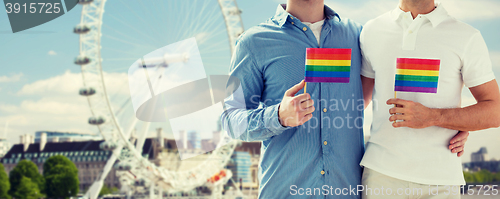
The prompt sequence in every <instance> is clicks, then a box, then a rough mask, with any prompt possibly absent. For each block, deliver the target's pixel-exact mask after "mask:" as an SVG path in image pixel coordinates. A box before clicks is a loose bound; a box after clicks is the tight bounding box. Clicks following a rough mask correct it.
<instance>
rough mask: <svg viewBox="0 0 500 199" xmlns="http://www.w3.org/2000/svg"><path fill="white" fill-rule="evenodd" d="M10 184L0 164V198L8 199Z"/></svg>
mask: <svg viewBox="0 0 500 199" xmlns="http://www.w3.org/2000/svg"><path fill="white" fill-rule="evenodd" d="M9 189H10V182H9V177H8V176H7V173H6V172H5V168H4V167H3V164H1V163H0V198H2V199H4V198H10V196H9V193H8V192H9Z"/></svg>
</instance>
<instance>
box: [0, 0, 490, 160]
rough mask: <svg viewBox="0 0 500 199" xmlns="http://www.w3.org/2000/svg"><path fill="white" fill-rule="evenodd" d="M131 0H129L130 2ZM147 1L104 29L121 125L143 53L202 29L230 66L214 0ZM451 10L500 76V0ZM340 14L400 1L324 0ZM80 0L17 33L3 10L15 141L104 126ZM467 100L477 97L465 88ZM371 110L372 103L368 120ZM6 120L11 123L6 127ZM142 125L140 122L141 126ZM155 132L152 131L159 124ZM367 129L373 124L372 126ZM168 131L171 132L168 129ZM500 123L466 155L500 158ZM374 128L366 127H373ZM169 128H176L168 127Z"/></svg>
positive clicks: (218, 70)
mask: <svg viewBox="0 0 500 199" xmlns="http://www.w3.org/2000/svg"><path fill="white" fill-rule="evenodd" d="M124 2H127V3H124ZM151 2H153V3H151V4H152V5H150V6H148V4H147V3H146V2H137V1H113V0H110V1H107V3H106V12H105V14H104V20H103V24H104V25H103V31H102V51H101V52H102V57H103V70H104V72H105V73H104V76H105V83H106V86H107V90H108V91H109V96H110V100H111V102H112V105H113V107H114V109H115V110H121V109H123V110H124V111H123V112H124V114H122V115H124V116H122V117H120V120H121V121H122V122H121V125H122V126H126V124H127V123H129V122H130V120H131V118H132V116H131V115H132V114H133V113H132V110H131V109H132V108H131V107H130V106H123V104H126V103H125V102H126V101H127V100H128V99H129V98H130V94H129V91H128V84H127V70H128V67H129V66H130V65H131V64H132V63H133V62H134V61H135V60H136V59H137V58H138V57H140V56H142V55H144V54H147V53H149V52H151V51H153V50H154V49H157V48H160V47H162V46H165V45H168V44H171V43H174V42H176V41H179V40H182V39H187V38H190V37H196V38H197V40H198V41H201V42H200V43H199V48H200V52H201V54H202V58H203V60H204V64H205V68H206V69H207V73H208V74H225V73H227V72H226V71H227V66H228V65H229V55H230V52H229V45H228V42H227V36H226V34H227V33H226V29H225V25H224V24H223V21H222V15H221V14H220V9H219V7H218V5H217V4H216V1H215V0H211V1H194V0H185V1H184V0H183V1H174V0H165V1H159V0H157V1H151ZM283 2H285V1H279V0H252V1H248V0H237V3H238V6H239V8H240V9H241V10H242V14H241V17H242V20H243V24H244V27H245V29H248V28H250V27H252V26H255V25H258V24H259V23H261V22H264V21H266V20H267V19H268V18H270V17H272V16H273V15H274V13H275V10H276V7H277V5H278V4H279V3H283ZM441 2H442V3H443V5H444V7H445V8H446V9H447V10H448V12H449V13H450V15H452V16H454V17H455V18H457V19H459V20H461V21H464V22H466V23H468V24H470V25H472V26H473V27H474V28H476V29H478V30H480V31H481V33H482V35H483V37H484V39H485V41H486V43H487V45H488V48H489V50H490V57H491V60H492V62H493V66H494V72H495V75H496V76H497V77H500V39H499V37H498V35H499V34H500V22H499V21H500V12H498V10H500V1H498V0H442V1H441ZM325 4H327V5H328V6H330V7H331V8H332V9H334V10H335V11H336V12H337V13H339V15H340V16H341V17H342V18H345V17H347V18H350V19H353V20H355V21H357V22H358V23H360V24H365V23H366V22H367V21H368V20H370V19H372V18H374V17H376V16H378V15H381V14H383V13H385V12H387V11H390V10H392V9H394V8H396V6H397V4H398V1H397V0H350V1H340V0H325ZM80 14H81V7H80V6H77V7H76V8H75V9H73V10H72V11H70V12H69V13H66V14H65V15H63V16H61V17H59V18H57V19H55V20H53V21H50V22H48V23H46V24H43V25H40V26H38V27H35V28H33V29H30V30H27V31H23V32H19V33H15V34H13V33H12V31H11V28H10V24H9V20H8V18H7V14H6V13H5V12H1V13H0V63H1V64H0V67H1V69H2V70H1V72H0V133H1V134H2V135H3V136H6V137H7V138H8V140H10V141H11V142H12V143H18V142H19V136H20V135H22V134H34V132H35V131H42V130H49V131H71V132H85V133H98V130H97V128H96V127H94V126H90V125H88V123H87V119H88V117H89V116H90V115H91V112H90V110H89V106H88V103H87V100H86V99H85V98H83V97H81V96H79V95H78V90H79V89H80V88H81V87H82V86H83V84H82V76H81V73H80V72H81V70H80V67H79V66H77V65H75V64H73V59H74V58H75V57H76V56H77V55H78V53H79V46H78V44H79V37H78V35H76V34H74V33H72V28H73V27H74V26H75V25H76V24H78V23H79V21H80ZM462 101H463V105H464V106H466V105H471V104H474V103H475V100H474V98H473V97H472V96H471V94H470V92H468V90H467V89H464V94H463V96H462ZM370 114H371V111H366V118H365V121H366V122H365V127H369V122H370V121H371V115H370ZM7 124H8V128H6V131H5V127H6V126H7ZM138 128H140V127H138ZM165 128H168V127H165ZM149 131H150V134H151V135H153V133H154V128H151V129H150V130H149ZM367 132H368V131H367ZM167 133H169V132H167ZM499 133H500V130H499V129H490V130H485V131H480V132H472V133H471V135H470V137H469V141H468V142H467V145H466V154H465V156H464V157H463V158H462V161H464V162H467V161H469V160H470V153H471V152H475V151H477V150H479V148H480V147H482V146H486V147H487V148H488V151H489V153H490V157H494V158H496V159H500V144H498V143H500V134H499ZM367 134H368V133H367ZM169 136H172V135H171V134H169Z"/></svg>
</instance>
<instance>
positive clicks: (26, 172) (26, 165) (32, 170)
mask: <svg viewBox="0 0 500 199" xmlns="http://www.w3.org/2000/svg"><path fill="white" fill-rule="evenodd" d="M23 177H26V178H28V179H29V180H30V181H29V183H28V182H27V181H26V180H25V182H24V183H27V184H28V185H30V186H31V184H34V185H36V189H37V190H38V191H40V190H43V187H44V185H43V184H44V180H43V177H42V175H40V173H38V167H37V166H36V165H35V163H33V162H31V161H29V160H21V161H19V163H17V165H16V167H14V169H12V171H10V173H9V182H10V190H9V194H10V195H11V196H13V197H15V198H23V199H24V198H25V197H19V196H18V195H16V194H19V193H20V192H19V191H18V189H19V187H20V185H21V180H22V179H23ZM23 186H27V185H26V184H24V185H23ZM38 193H39V194H40V192H38ZM42 193H43V192H42ZM21 194H22V193H21Z"/></svg>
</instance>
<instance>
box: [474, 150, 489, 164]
mask: <svg viewBox="0 0 500 199" xmlns="http://www.w3.org/2000/svg"><path fill="white" fill-rule="evenodd" d="M470 159H471V162H486V161H489V158H488V150H487V149H486V147H481V149H479V151H477V152H475V153H472V154H471V155H470Z"/></svg>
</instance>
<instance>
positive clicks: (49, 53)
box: [47, 50, 57, 56]
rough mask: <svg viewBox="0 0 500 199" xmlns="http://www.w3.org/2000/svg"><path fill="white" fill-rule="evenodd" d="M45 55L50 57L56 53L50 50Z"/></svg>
mask: <svg viewBox="0 0 500 199" xmlns="http://www.w3.org/2000/svg"><path fill="white" fill-rule="evenodd" d="M47 54H48V55H51V56H54V55H57V53H56V51H53V50H50V51H49V52H48V53H47Z"/></svg>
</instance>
